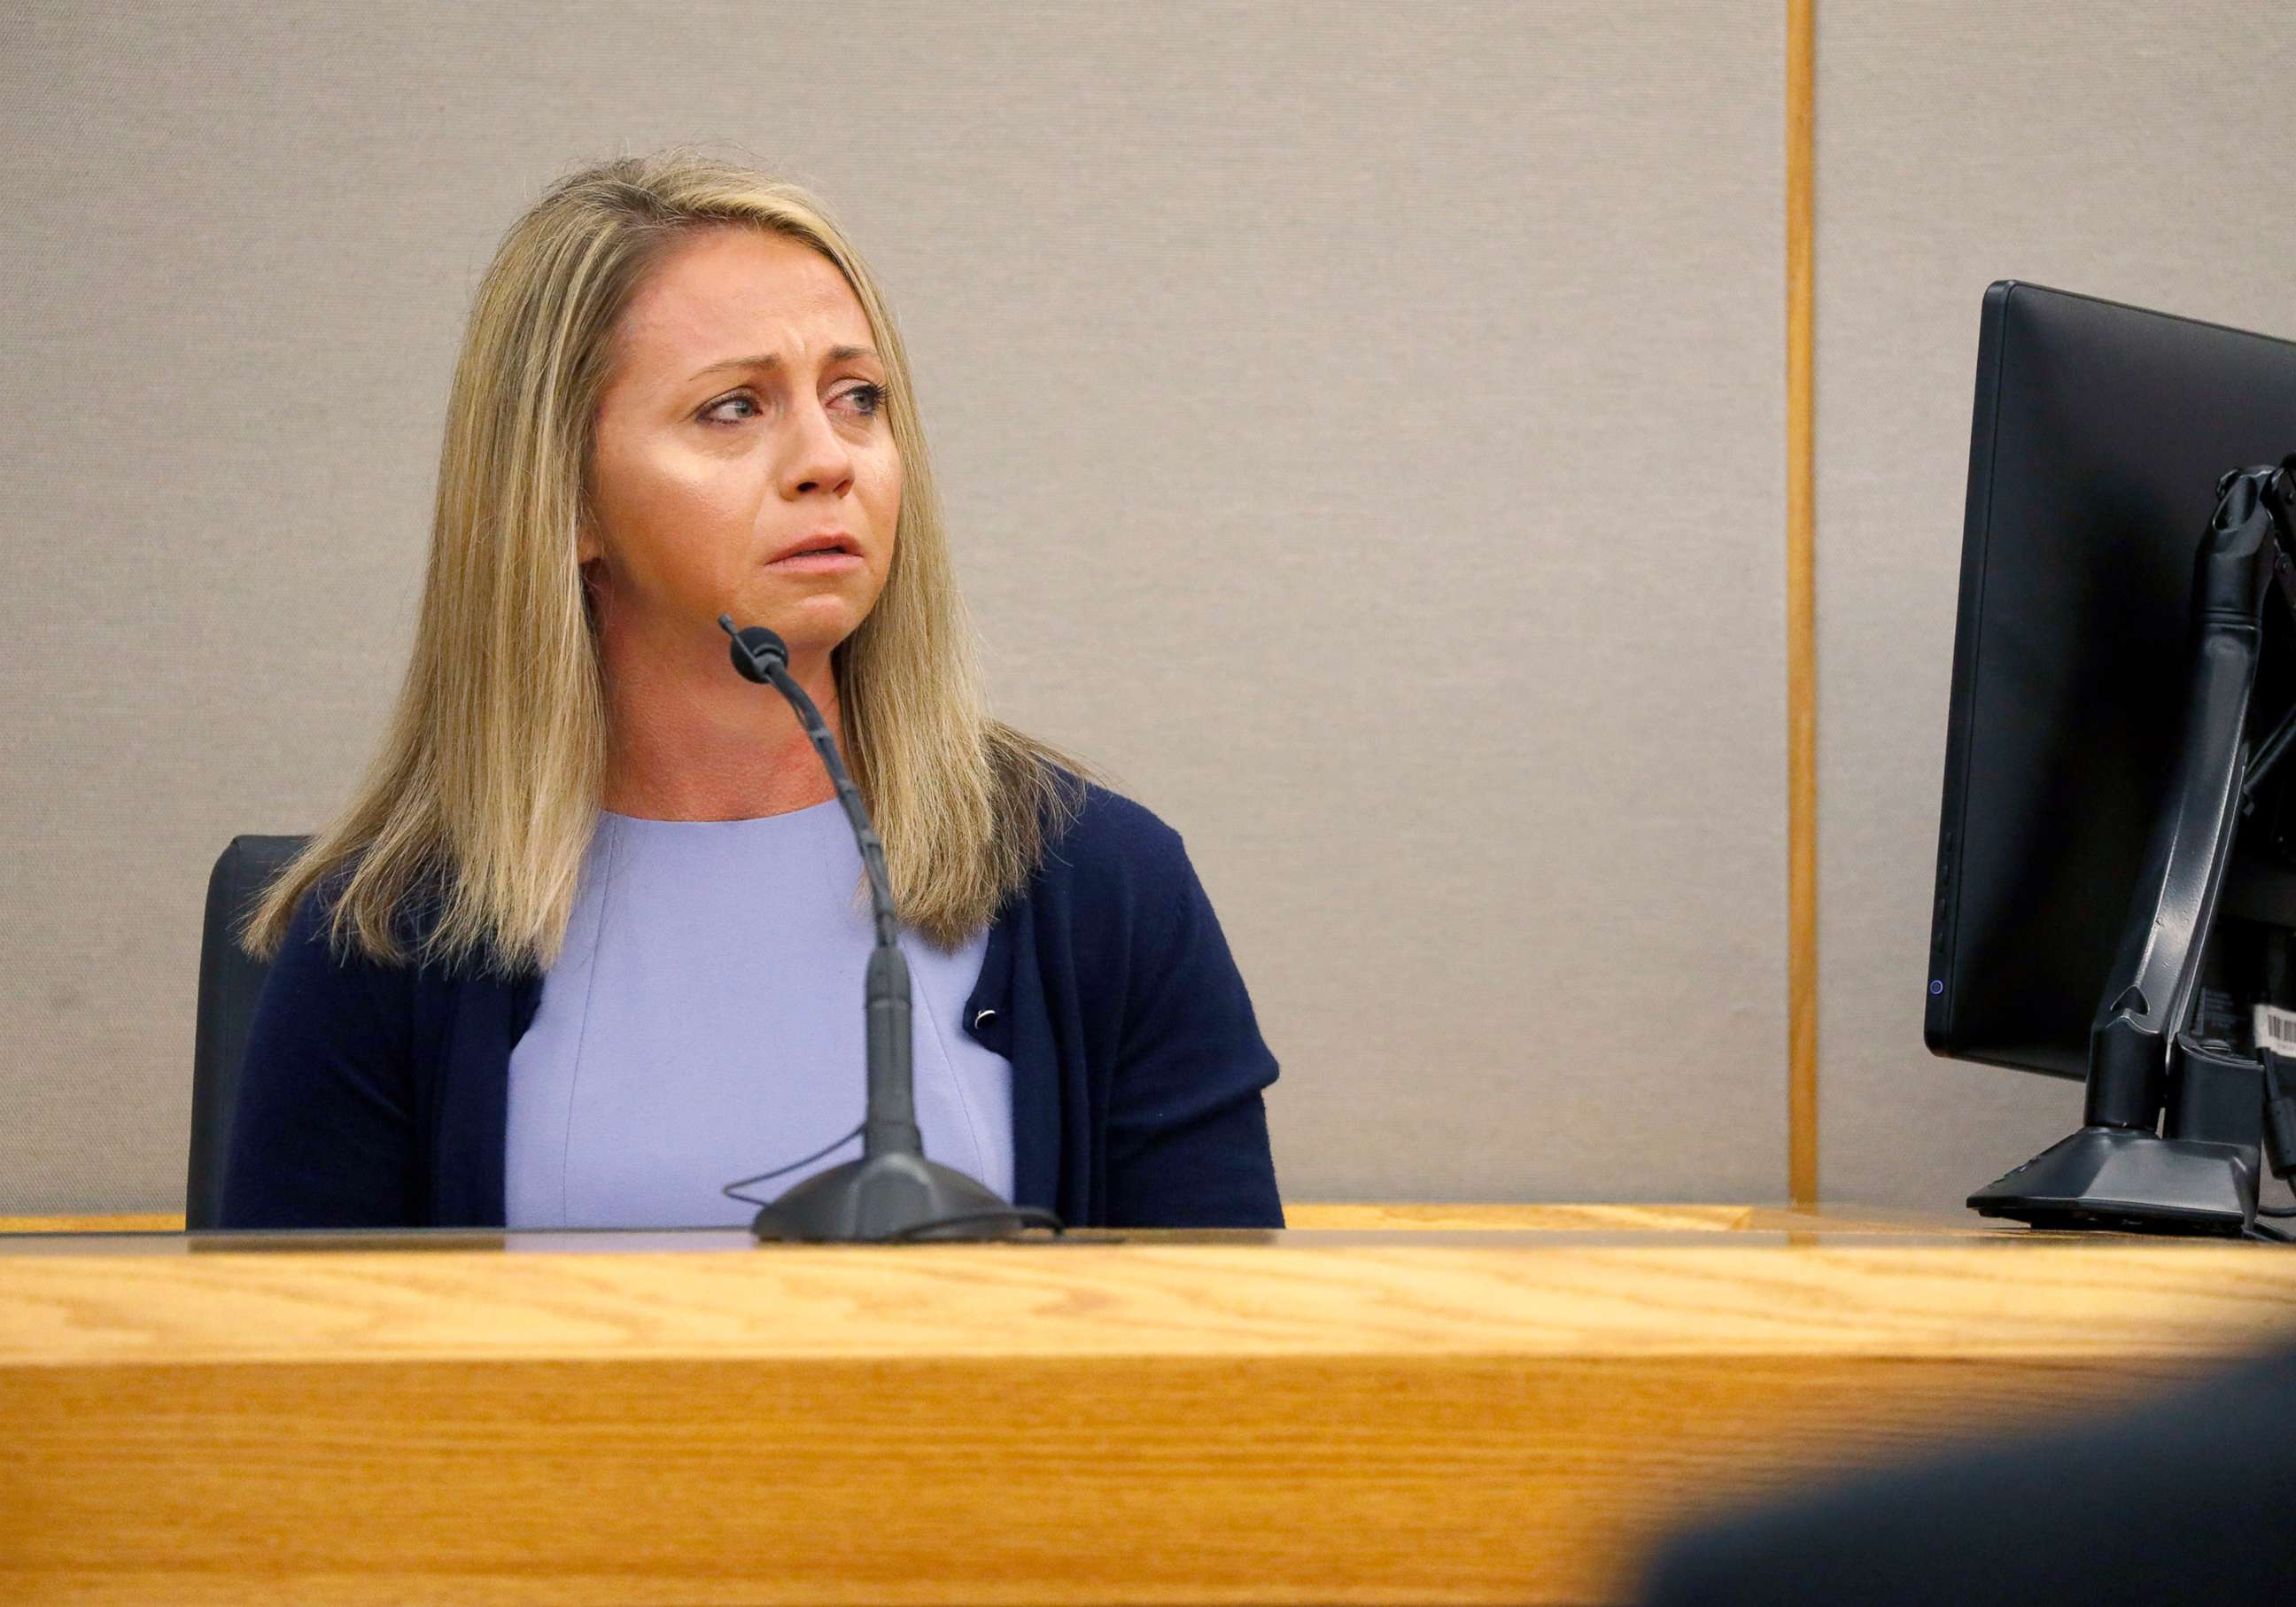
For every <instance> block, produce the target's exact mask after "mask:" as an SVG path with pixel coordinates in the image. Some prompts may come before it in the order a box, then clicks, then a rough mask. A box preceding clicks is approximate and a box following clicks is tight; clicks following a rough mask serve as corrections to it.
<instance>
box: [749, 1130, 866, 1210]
mask: <svg viewBox="0 0 2296 1607" xmlns="http://www.w3.org/2000/svg"><path fill="white" fill-rule="evenodd" d="M868 1125H869V1124H868V1123H867V1122H863V1123H862V1124H861V1127H855V1128H854V1129H853V1130H852V1131H851V1132H850V1133H848V1134H846V1135H845V1136H844V1137H842V1138H840V1139H837V1140H834V1141H833V1142H832V1143H829V1144H824V1145H822V1146H821V1148H819V1149H817V1150H816V1151H814V1152H813V1153H812V1154H810V1155H808V1156H807V1157H806V1158H805V1159H804V1160H792V1161H791V1162H790V1163H789V1164H788V1165H787V1166H777V1167H775V1168H774V1169H773V1170H772V1171H770V1172H759V1173H758V1175H757V1176H756V1177H736V1178H734V1181H733V1182H731V1183H729V1184H727V1185H726V1186H725V1187H724V1188H722V1189H720V1190H718V1193H722V1194H724V1195H725V1196H726V1198H727V1199H729V1200H739V1201H741V1202H742V1204H744V1205H771V1204H772V1203H773V1201H770V1200H759V1199H757V1198H755V1197H753V1196H751V1195H749V1194H737V1193H734V1190H736V1189H738V1188H742V1187H744V1186H746V1185H749V1184H752V1183H763V1182H764V1181H765V1180H766V1179H767V1178H768V1177H780V1176H781V1175H782V1174H783V1172H793V1171H795V1170H797V1168H799V1167H801V1166H810V1165H812V1164H813V1163H814V1162H815V1161H816V1160H820V1159H821V1158H822V1157H823V1156H824V1155H826V1154H829V1153H831V1152H832V1151H836V1150H840V1149H842V1148H844V1147H845V1146H846V1145H847V1144H851V1143H852V1142H853V1141H854V1140H855V1139H857V1138H858V1137H860V1136H861V1128H862V1127H867V1126H868Z"/></svg>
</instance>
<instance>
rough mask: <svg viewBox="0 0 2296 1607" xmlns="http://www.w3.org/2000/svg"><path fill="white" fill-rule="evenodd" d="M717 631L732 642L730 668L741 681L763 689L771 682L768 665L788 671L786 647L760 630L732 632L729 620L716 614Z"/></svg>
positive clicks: (731, 621)
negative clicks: (732, 662)
mask: <svg viewBox="0 0 2296 1607" xmlns="http://www.w3.org/2000/svg"><path fill="white" fill-rule="evenodd" d="M717 627H718V628H719V629H720V630H722V631H724V632H725V633H726V635H729V636H731V637H733V638H734V641H733V645H732V654H733V659H734V668H735V669H736V670H738V671H739V672H740V673H741V676H742V679H743V680H745V681H756V682H758V684H760V685H763V684H765V683H766V682H767V681H769V680H771V679H772V676H771V674H770V672H769V671H768V668H767V666H768V665H772V664H778V665H780V666H781V667H782V668H784V669H786V668H789V644H788V643H786V642H784V641H783V640H782V639H781V638H780V637H779V636H777V635H775V634H774V633H773V632H772V631H769V630H767V628H766V627H764V626H762V625H750V626H745V627H742V629H740V630H735V629H734V619H733V616H732V615H730V614H720V615H718V616H717Z"/></svg>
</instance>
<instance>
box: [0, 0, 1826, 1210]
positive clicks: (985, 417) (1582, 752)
mask: <svg viewBox="0 0 2296 1607" xmlns="http://www.w3.org/2000/svg"><path fill="white" fill-rule="evenodd" d="M1783 40H1784V29H1783V20H1782V19H1781V18H1780V16H1779V15H1778V14H1777V12H1776V9H1775V7H1774V6H1773V5H1771V4H1757V3H1753V0H1740V3H1736V4H1638V5H1619V4H1608V3H1603V4H1595V3H1592V0H1590V3H1587V4H1571V5H1551V6H1518V5H1514V4H1412V5H1399V4H1374V3H1370V0H1357V3H1352V4H1333V3H1331V0H1294V3H1290V4H1258V5H1227V4H1219V5H1214V4H1193V3H1185V4H1174V3H1170V0H1165V3H1162V4H1158V5H1155V6H1140V7H1131V6H1126V7H1118V6H1106V7H1101V6H1070V5H1036V4H1014V3H1012V0H999V3H996V4H964V5H955V4H950V5H919V4H908V5H890V6H874V7H865V8H864V7H853V8H839V9H836V10H833V11H832V10H813V9H809V8H792V7H760V6H756V5H752V4H690V3H683V0H682V3H680V4H644V5H639V4H578V5H576V4H553V5H548V6H542V5H535V6H505V5H500V4H494V5H480V6H475V7H473V6H469V5H463V4H455V5H447V4H437V5H430V4H422V5H409V4H363V5H360V6H357V7H339V6H334V5H332V4H324V5H305V6H299V7H271V6H266V7H260V8H257V7H248V8H243V9H242V10H237V11H222V10H217V9H213V8H204V7H203V8H197V9H194V8H190V7H149V8H125V7H118V8H115V7H93V6H85V5H79V4H43V5H36V6H33V7H31V8H30V9H29V10H27V9H25V8H23V7H21V6H19V7H16V8H13V9H12V10H11V11H10V12H8V13H7V14H6V16H5V17H4V18H0V128H4V132H5V134H6V135H7V136H8V144H9V149H10V151H11V158H10V160H9V162H8V163H7V164H6V166H5V168H4V171H0V187H4V200H5V204H6V208H7V216H8V217H9V220H10V221H9V225H8V228H7V232H6V236H5V243H4V245H0V250H4V252H5V259H4V263H0V267H4V270H5V279H6V283H8V284H9V286H10V316H9V321H8V328H9V334H10V347H9V350H8V356H9V358H10V360H9V362H8V363H7V364H6V365H4V367H0V428H4V436H0V439H4V442H5V445H4V447H0V474H4V476H5V481H4V485H0V492H4V502H0V505H4V506H5V507H6V508H7V510H8V512H7V519H8V551H9V553H10V556H11V560H12V562H11V573H10V575H9V578H8V583H7V585H6V586H5V588H4V594H0V598H4V600H0V639H4V640H5V641H6V643H7V644H8V645H7V648H6V650H5V654H4V660H0V663H4V676H5V681H4V685H5V690H6V698H7V705H8V709H9V710H10V715H11V730H12V755H11V763H10V765H9V767H8V772H9V779H8V783H7V787H6V791H5V793H4V795H0V832H4V836H0V855H4V861H0V978H4V982H0V1039H4V1041H5V1042H6V1044H7V1045H8V1054H7V1057H6V1059H5V1061H4V1062H0V1210H6V1209H19V1210H22V1209H68V1208H81V1209H136V1208H162V1207H166V1206H168V1205H170V1204H173V1203H176V1202H177V1201H179V1200H180V1198H181V1187H182V1167H183V1149H184V1134H185V1130H186V1121H187V1115H188V1110H189V1086H188V1085H189V1072H190V1052H191V1040H192V1009H193V983H194V976H195V957H196V953H197V946H198V937H199V922H200V913H201V894H202V890H203V888H204V883H205V878H206V875H207V872H208V869H209V865H210V864H211V863H212V861H213V859H214V857H215V855H216V854H217V851H218V850H219V849H220V848H221V847H222V845H223V844H224V842H225V840H227V839H228V838H229V837H230V836H231V835H232V834H233V833H234V832H244V831H295V830H303V829H307V828H309V827H310V826H311V825H312V824H315V823H316V821H318V820H319V819H320V818H321V817H322V816H324V814H325V813H326V812H327V811H328V810H329V809H330V808H332V807H333V806H334V805H335V804H336V802H337V801H338V800H339V799H340V798H341V797H342V795H343V793H344V791H345V790H346V789H347V787H348V785H349V783H350V781H351V778H352V775H353V773H354V771H355V769H356V767H357V766H358V765H359V764H360V763H361V762H362V761H363V760H364V758H365V756H366V755H367V753H368V752H369V750H370V749H371V747H372V745H373V742H374V741H375V740H376V737H377V734H378V731H379V723H380V721H381V717H382V715H383V712H384V710H385V708H386V706H387V701H388V699H389V695H390V693H391V692H392V690H393V688H394V686H395V684H396V681H397V677H398V674H399V672H400V668H401V666H402V665H403V662H404V654H405V652H406V642H407V637H408V633H409V630H410V627H411V621H412V613H411V610H412V604H413V601H414V591H415V586H416V584H417V580H418V578H419V571H420V565H421V561H422V552H423V547H424V543H425V540H426V538H427V519H428V515H429V506H430V490H431V484H432V474H433V470H434V466H435V461H436V453H437V444H438V434H439V422H440V418H441V414H442V409H443V404H444V398H445V395H446V389H447V379H448V375H449V373H450V370H451V366H452V363H453V359H454V355H455V343H456V340H457V338H458V335H459V332H460V329H461V325H462V321H463V316H464V313H465V310H466V307H467V305H468V300H469V298H470V295H471V291H472V288H473V286H474V285H475V283H476V281H477V277H478V275H479V274H480V271H481V270H482V268H483V266H484V265H485V263H486V261H487V258H488V255H489V253H490V252H491V250H492V249H493V246H494V244H495V242H496V240H497V239H498V238H499V236H500V234H501V233H502V231H503V230H504V228H505V227H506V226H507V225H508V224H509V222H510V220H511V219H512V217H513V216H515V214H516V213H517V211H518V210H519V209H521V207H522V206H523V205H525V204H526V203H527V202H528V201H529V200H531V199H532V197H533V196H534V195H535V194H536V193H537V192H538V190H539V189H540V188H541V187H542V186H543V185H544V184H545V183H546V182H547V181H548V180H549V179H550V178H551V177H552V176H554V175H555V174H556V173H558V172H559V171H561V170H562V169H563V168H566V167H568V166H569V165H570V164H573V163H576V162H579V161H582V160H595V159H597V158H599V157H603V156H607V155H611V154H615V153H617V152H620V151H623V150H644V149H651V148H652V147H654V146H656V145H659V144H661V143H668V142H671V141H675V140H684V139H699V140H703V141H709V142H713V143H717V145H719V146H720V147H721V148H726V147H735V148H737V149H735V150H734V153H735V154H742V153H747V154H749V155H750V156H752V157H753V158H754V159H755V160H758V161H759V162H760V163H762V164H764V165H766V166H768V167H772V168H777V169H780V170H782V171H783V172H785V173H788V174H789V175H791V176H795V177H798V178H799V179H801V180H803V181H804V182H807V183H808V184H813V185H815V186H816V187H817V188H818V189H819V190H820V191H821V192H822V193H824V194H825V195H826V196H827V197H828V198H829V200H830V201H831V202H832V205H833V206H834V207H835V208H836V209H837V210H838V211H839V212H840V215H841V216H842V217H844V218H845V220H846V221H847V222H848V224H849V225H850V227H851V228H852V229H853V231H854V233H855V234H857V237H858V238H859V240H860V241H861V242H862V244H863V247H864V249H865V250H867V251H869V252H870V253H871V255H872V257H873V260H874V261H875V262H876V263H877V264H878V265H879V266H880V267H881V270H882V273H883V275H884V277H885V279H886V281H887V282H888V284H889V286H890V291H891V294H892V296H893V298H894V301H895V305H896V307H897V309H898V314H899V316H901V318H902V320H903V323H904V324H905V327H906V332H907V333H908V335H909V338H910V340H911V343H912V348H913V352H914V357H915V360H916V364H917V369H918V373H919V381H920V386H921V391H922V406H923V408H924V410H925V418H926V424H927V428H928V430H929V431H930V434H931V439H932V440H933V442H934V447H935V457H936V463H937V465H938V467H939V470H940V471H941V473H942V476H943V479H944V483H945V485H946V486H947V498H948V503H949V508H950V512H951V514H952V516H953V520H954V523H955V529H956V532H957V538H958V541H959V544H960V546H959V558H960V562H961V565H962V571H963V574H964V578H965V581H966V585H967V586H968V590H969V594H970V595H971V597H972V601H973V603H975V605H976V608H977V610H978V612H979V614H980V622H981V625H982V627H983V630H984V632H985V634H986V635H987V638H988V644H989V649H990V659H991V666H992V670H993V674H994V686H995V690H996V693H997V695H998V698H999V701H1000V703H1001V706H1002V709H1003V710H1004V711H1005V713H1006V714H1007V715H1008V716H1009V717H1012V718H1014V719H1015V720H1017V721H1019V722H1020V723H1021V724H1023V725H1024V726H1029V727H1031V728H1034V729H1036V730H1037V731H1039V732H1041V733H1042V734H1045V735H1046V736H1048V737H1050V738H1053V739H1055V740H1057V741H1060V742H1064V743H1070V744H1073V745H1075V746H1076V747H1077V748H1078V749H1080V750H1084V751H1086V752H1087V753H1089V754H1092V755H1094V756H1095V757H1097V758H1101V759H1103V761H1105V762H1106V763H1108V764H1109V765H1110V766H1111V767H1112V768H1113V769H1114V771H1115V772H1116V774H1117V775H1118V776H1119V779H1120V781H1121V782H1122V783H1124V785H1125V788H1126V790H1127V791H1130V792H1131V793H1132V794H1133V795H1134V796H1136V797H1137V798H1139V799H1141V800H1142V801H1144V802H1145V803H1146V804H1147V805H1148V806H1149V807H1150V808H1153V809H1155V810H1157V811H1158V812H1159V813H1160V814H1161V815H1162V816H1164V817H1165V818H1166V819H1168V820H1169V821H1170V822H1172V823H1173V824H1175V825H1176V826H1177V827H1178V828H1179V829H1180V830H1181V831H1182V832H1184V833H1185V836H1186V838H1187V841H1188V844H1189V847H1190V849H1191V851H1192V853H1193V856H1194V857H1195V859H1196V862H1197V864H1198V865H1199V867H1200V868H1201V872H1202V873H1203V876H1204V878H1205V881H1206V883H1207V885H1208V886H1209V887H1210V890H1211V893H1212V896H1213V898H1214V900H1215V902H1216V904H1217V906H1218V909H1219V911H1220V913H1221V915H1222V917H1223V920H1224V922H1226V926H1227V929H1228V931H1229V934H1230V937H1231V939H1232V941H1233V944H1234V948H1235V951H1236V953H1237V955H1238V958H1239V961H1240V963H1241V964H1242V969H1243V972H1244V975H1245V977H1246V979H1247V980H1248V981H1249V982H1250V984H1251V988H1252V992H1253V996H1254V998H1255V1000H1256V1001H1257V1002H1258V1004H1259V1009H1260V1012H1261V1015H1262V1019H1263V1024H1264V1026H1265V1028H1266V1030H1267V1036H1268V1038H1269V1040H1270V1042H1271V1044H1272V1045H1273V1046H1274V1047H1275V1052H1276V1054H1278V1055H1279V1057H1280V1058H1281V1059H1282V1061H1283V1068H1284V1072H1283V1081H1282V1082H1281V1084H1280V1085H1279V1086H1278V1089H1277V1091H1276V1094H1275V1097H1274V1100H1273V1103H1272V1110H1273V1119H1274V1127H1275V1144H1276V1157H1277V1162H1278V1166H1279V1168H1280V1170H1281V1173H1282V1177H1283V1184H1284V1186H1285V1189H1286V1191H1287V1193H1289V1194H1290V1195H1291V1196H1292V1197H1293V1198H1299V1199H1304V1198H1312V1197H1317V1196H1321V1197H1327V1198H1329V1197H1348V1196H1355V1197H1367V1196H1387V1197H1410V1196H1444V1195H1454V1196H1456V1195H1468V1196H1484V1197H1490V1198H1525V1199H1535V1198H1569V1197H1577V1198H1624V1197H1684V1196H1692V1197H1717V1198H1744V1197H1759V1198H1775V1197H1776V1196H1778V1195H1779V1194H1781V1193H1783V1190H1784V1096H1783V1087H1784V1078H1783V1070H1782V1066H1781V1060H1782V1053H1783V1050H1782V1046H1783V1043H1784V741H1783V708H1784V691H1783V663H1784V653H1783V647H1782V640H1783V636H1782V632H1783V604H1782V600H1781V598H1782V594H1781V588H1780V578H1779V577H1780V559H1779V556H1778V553H1779V543H1780V536H1779V532H1780V529H1781V526H1782V521H1783V517H1784V512H1783V493H1782V480H1781V467H1780V465H1781V463H1782V462H1783V457H1784V445H1783V427H1784V426H1783V401H1782V397H1783V384H1782V377H1781V370H1780V362H1779V356H1778V352H1779V340H1780V310H1779V309H1780V307H1781V305H1782V300H1783V294H1784V292H1783V280H1782V267H1781V244H1780V242H1781V234H1780V225H1779V217H1780V209H1781V205H1782V202H1781V166H1780V115H1779V109H1778V93H1779V85H1780V82H1781V78H1782V72H1783Z"/></svg>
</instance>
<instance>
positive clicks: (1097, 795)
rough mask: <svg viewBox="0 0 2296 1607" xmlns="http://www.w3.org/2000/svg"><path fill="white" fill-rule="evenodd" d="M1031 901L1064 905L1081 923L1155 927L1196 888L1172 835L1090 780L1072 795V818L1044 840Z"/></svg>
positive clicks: (1152, 816) (1143, 810) (1182, 848)
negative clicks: (1040, 899) (1146, 923)
mask: <svg viewBox="0 0 2296 1607" xmlns="http://www.w3.org/2000/svg"><path fill="white" fill-rule="evenodd" d="M1037 887H1038V896H1039V897H1043V898H1051V899H1053V900H1054V901H1056V902H1061V903H1065V904H1068V905H1069V906H1071V907H1072V909H1073V910H1074V912H1075V914H1076V918H1077V919H1078V921H1080V922H1087V923H1096V922H1116V923H1119V924H1123V925H1136V924H1138V923H1139V922H1141V921H1142V920H1143V919H1146V920H1148V921H1149V922H1150V923H1152V924H1157V925H1160V924H1162V923H1163V922H1164V921H1165V920H1167V919H1169V918H1170V917H1171V915H1172V914H1174V913H1175V912H1177V910H1178V909H1179V908H1181V907H1183V906H1185V905H1186V904H1187V903H1188V902H1189V901H1190V900H1191V899H1192V898H1193V897H1194V889H1195V887H1196V876H1195V871H1194V868H1193V866H1192V865H1190V864H1189V862H1188V852H1187V848H1186V845H1185V842H1184V841H1183V840H1182V838H1181V835H1180V833H1179V832H1178V831H1177V829H1175V828H1174V827H1173V826H1172V825H1171V824H1169V822H1167V821H1166V820H1164V819H1163V817H1162V816H1159V815H1158V814H1157V813H1156V812H1155V811H1154V810H1152V809H1151V808H1148V806H1146V805H1145V804H1143V803H1141V802H1139V801H1138V800H1137V799H1132V798H1128V797H1127V796H1126V795H1125V794H1123V793H1121V792H1119V791H1115V790H1114V789H1113V788H1111V787H1109V786H1106V785H1104V784H1103V783H1099V782H1096V781H1087V782H1085V783H1083V784H1082V786H1081V787H1080V788H1079V789H1078V791H1077V794H1076V800H1075V808H1074V810H1073V813H1072V814H1071V815H1070V816H1069V817H1068V819H1067V821H1066V823H1065V824H1064V825H1062V827H1061V828H1060V829H1059V831H1058V832H1057V833H1054V834H1048V838H1047V841H1046V848H1045V859H1044V865H1043V867H1042V869H1041V870H1040V871H1039V873H1038V876H1037Z"/></svg>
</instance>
